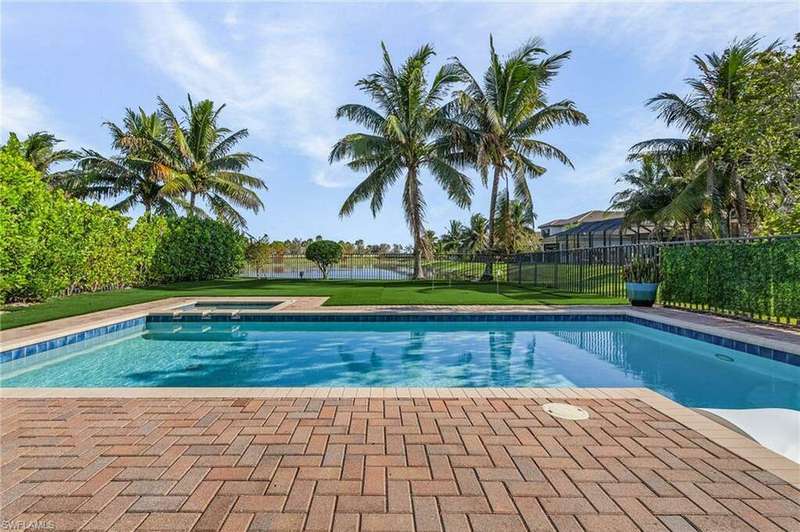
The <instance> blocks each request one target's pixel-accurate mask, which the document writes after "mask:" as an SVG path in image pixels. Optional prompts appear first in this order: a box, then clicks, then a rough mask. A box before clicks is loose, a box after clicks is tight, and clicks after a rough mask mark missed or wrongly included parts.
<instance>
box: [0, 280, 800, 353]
mask: <svg viewBox="0 0 800 532" xmlns="http://www.w3.org/2000/svg"><path fill="white" fill-rule="evenodd" d="M327 299H328V298H327V297H281V296H274V297H263V296H252V297H250V296H237V297H223V296H199V297H175V298H167V299H161V300H158V301H152V302H148V303H142V304H138V305H131V306H128V307H119V308H115V309H110V310H105V311H99V312H94V313H90V314H84V315H80V316H72V317H68V318H62V319H59V320H53V321H50V322H44V323H39V324H34V325H28V326H24V327H17V328H13V329H8V330H3V331H0V352H3V353H6V352H9V351H14V350H17V349H19V348H21V347H26V346H32V345H34V344H40V343H43V342H49V341H52V340H55V339H60V338H62V337H67V336H70V335H75V334H79V333H82V332H86V331H89V330H94V329H99V328H102V327H109V326H113V325H115V324H118V323H123V322H130V321H132V320H136V319H140V318H147V317H148V316H151V315H170V314H172V315H173V316H175V315H177V314H179V313H180V311H179V309H180V307H183V306H186V305H190V304H193V303H196V302H198V301H214V300H220V301H232V302H235V301H242V302H245V301H249V302H259V303H277V305H276V306H274V307H271V308H269V309H264V310H252V309H248V310H247V312H245V313H244V314H246V315H248V316H250V315H265V316H268V315H273V314H282V315H309V314H322V315H342V314H349V315H364V314H373V315H393V316H394V315H414V314H421V315H429V314H430V315H440V314H486V315H491V314H509V315H517V314H544V315H609V316H627V317H629V318H633V320H631V321H633V322H634V323H635V322H636V320H643V321H645V322H654V323H656V324H660V325H661V326H663V328H664V330H667V332H676V333H677V334H682V333H681V332H679V331H669V328H675V329H683V330H686V331H692V332H695V333H698V335H708V336H709V337H718V338H722V339H723V340H728V341H729V342H725V341H722V342H719V343H717V342H712V341H711V340H709V339H705V341H709V342H710V343H717V344H718V345H723V346H724V347H731V348H733V349H738V350H740V351H743V352H748V353H750V354H754V355H756V356H764V357H765V358H768V359H771V358H774V357H773V356H765V355H761V354H760V353H759V352H758V351H759V349H756V350H755V352H754V350H748V349H747V348H746V346H743V345H740V346H738V347H737V346H736V345H735V343H736V342H739V343H740V344H749V345H750V346H757V347H758V348H765V349H767V350H772V351H777V352H780V353H784V354H787V353H788V354H789V355H795V358H794V359H793V361H794V362H795V363H794V365H798V364H797V362H798V361H799V359H800V333H797V332H794V331H791V330H786V329H783V328H777V327H769V326H764V325H756V324H751V323H746V324H745V323H742V322H739V321H736V320H732V319H729V318H723V317H717V316H710V315H705V314H697V313H693V312H690V311H685V310H677V309H665V308H660V307H653V308H641V307H628V306H622V305H564V306H547V305H374V306H331V307H323V306H322V305H323V304H324V303H325V301H327ZM183 314H184V315H187V316H188V315H193V314H194V315H198V314H211V315H216V314H227V315H230V312H208V311H206V312H183ZM743 329H746V332H744V331H743ZM683 335H684V336H690V337H693V336H691V335H686V334H683ZM701 339H702V338H701ZM726 344H730V345H726ZM783 358H786V360H779V361H781V362H785V363H789V364H792V362H791V361H790V360H789V358H788V357H783Z"/></svg>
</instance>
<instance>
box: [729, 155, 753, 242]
mask: <svg viewBox="0 0 800 532" xmlns="http://www.w3.org/2000/svg"><path fill="white" fill-rule="evenodd" d="M731 179H732V180H733V186H734V188H735V190H736V202H735V206H736V218H737V222H738V224H739V236H750V233H751V229H750V220H749V218H748V216H747V197H746V195H745V193H744V183H743V182H742V176H740V175H739V172H737V171H736V165H735V164H734V165H733V169H732V170H731Z"/></svg>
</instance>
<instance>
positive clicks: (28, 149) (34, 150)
mask: <svg viewBox="0 0 800 532" xmlns="http://www.w3.org/2000/svg"><path fill="white" fill-rule="evenodd" d="M12 139H13V141H12ZM9 142H19V146H20V152H21V155H22V157H24V158H25V160H26V161H28V162H29V163H31V165H33V167H34V168H35V169H36V171H38V172H40V173H41V174H42V179H43V180H44V181H45V182H46V183H47V184H48V185H49V186H50V187H51V188H58V189H62V190H64V192H65V193H67V194H68V195H72V193H73V192H74V190H73V189H74V188H75V187H76V186H77V181H78V180H77V178H78V175H77V174H76V172H74V171H73V170H72V169H67V170H59V171H52V169H53V166H54V165H58V164H59V163H67V162H72V161H74V160H75V159H76V158H77V157H78V154H77V152H75V151H73V150H62V149H57V147H56V146H57V145H58V144H60V143H61V142H63V141H62V140H61V139H59V138H56V136H55V135H53V134H52V133H48V132H46V131H36V132H34V133H31V134H29V135H28V136H27V137H26V138H25V140H23V141H21V142H20V141H19V139H17V135H16V134H15V133H10V134H9Z"/></svg>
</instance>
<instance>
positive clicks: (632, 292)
mask: <svg viewBox="0 0 800 532" xmlns="http://www.w3.org/2000/svg"><path fill="white" fill-rule="evenodd" d="M625 289H626V290H627V292H628V301H630V302H631V305H633V306H634V307H652V306H653V303H655V302H656V294H657V293H658V283H625Z"/></svg>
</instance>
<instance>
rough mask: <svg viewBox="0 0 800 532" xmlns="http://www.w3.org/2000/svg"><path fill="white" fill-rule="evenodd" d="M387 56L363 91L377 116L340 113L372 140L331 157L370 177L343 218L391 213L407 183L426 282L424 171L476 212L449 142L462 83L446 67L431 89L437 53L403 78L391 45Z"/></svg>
mask: <svg viewBox="0 0 800 532" xmlns="http://www.w3.org/2000/svg"><path fill="white" fill-rule="evenodd" d="M381 49H382V50H383V67H382V68H381V70H379V71H378V72H376V73H374V74H372V75H370V76H368V77H366V78H364V79H362V80H360V81H359V82H358V83H356V86H357V87H358V88H359V89H361V90H362V91H363V92H365V93H366V94H367V95H368V96H369V97H370V98H371V99H372V100H373V101H374V102H375V104H376V106H377V109H373V108H371V107H369V106H366V105H359V104H348V105H343V106H341V107H339V109H337V111H336V117H337V118H347V119H349V120H352V121H354V122H356V123H358V124H360V125H362V126H363V127H365V128H366V129H367V130H368V131H369V132H368V133H352V134H350V135H347V136H345V137H343V138H342V139H341V140H339V141H338V142H337V143H336V144H335V145H334V146H333V149H332V150H331V154H330V162H331V163H333V162H335V161H340V160H343V159H346V160H347V166H348V167H349V168H351V169H352V170H357V171H366V172H368V174H367V176H366V178H364V180H363V181H362V182H361V183H359V184H358V185H357V186H356V188H355V189H354V190H353V192H352V193H351V194H350V195H349V196H348V197H347V199H346V200H345V201H344V204H343V205H342V208H341V209H340V211H339V215H340V216H348V215H350V214H351V213H352V212H353V210H354V209H355V206H356V205H357V204H358V203H360V202H362V201H366V200H369V201H370V208H371V210H372V214H373V216H374V215H376V214H377V213H378V211H379V210H380V209H381V207H382V206H383V198H384V195H385V193H386V190H387V189H388V188H389V186H391V185H393V184H394V183H395V182H397V181H398V179H400V178H401V177H402V178H403V212H404V214H405V219H406V223H407V224H408V227H409V229H410V231H411V236H412V239H413V243H414V278H415V279H420V278H422V277H424V272H423V270H422V253H423V249H424V231H425V229H424V227H425V225H424V224H425V198H424V196H423V194H422V181H421V179H420V178H421V173H422V171H423V170H427V171H429V172H430V173H431V174H432V175H433V177H434V179H435V180H436V181H437V182H438V183H439V185H440V186H441V187H442V188H443V189H444V190H445V192H446V193H447V195H448V196H449V197H450V199H452V200H453V201H455V203H456V204H457V205H459V206H460V207H468V206H469V204H470V198H471V195H472V184H471V182H470V180H469V178H468V177H467V176H466V175H464V174H463V173H461V172H460V171H459V170H458V169H457V168H458V167H459V166H461V165H463V164H464V162H465V160H466V159H465V157H464V155H463V153H460V152H458V151H457V150H455V149H453V146H452V141H451V138H450V136H449V135H448V134H447V131H448V127H449V125H450V123H449V121H448V120H447V118H446V116H445V115H444V112H443V110H442V106H441V100H442V98H444V97H445V95H446V94H447V90H448V88H449V86H450V85H451V84H452V83H454V82H456V81H458V76H457V75H456V74H455V72H454V71H453V68H452V67H451V66H445V67H442V68H441V69H439V71H438V72H437V73H436V75H435V76H434V78H433V79H432V80H431V81H430V83H428V79H427V77H426V75H425V70H426V67H427V66H428V63H429V61H430V59H431V57H432V56H433V55H434V51H433V48H432V47H431V46H430V45H425V46H423V47H422V48H420V49H419V50H418V51H416V52H415V53H414V54H412V55H411V56H410V57H409V58H408V59H407V60H406V61H405V63H403V65H402V66H401V67H400V68H399V70H396V69H395V67H394V65H393V64H392V60H391V58H390V56H389V52H388V51H387V49H386V46H385V45H384V44H383V43H381Z"/></svg>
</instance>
